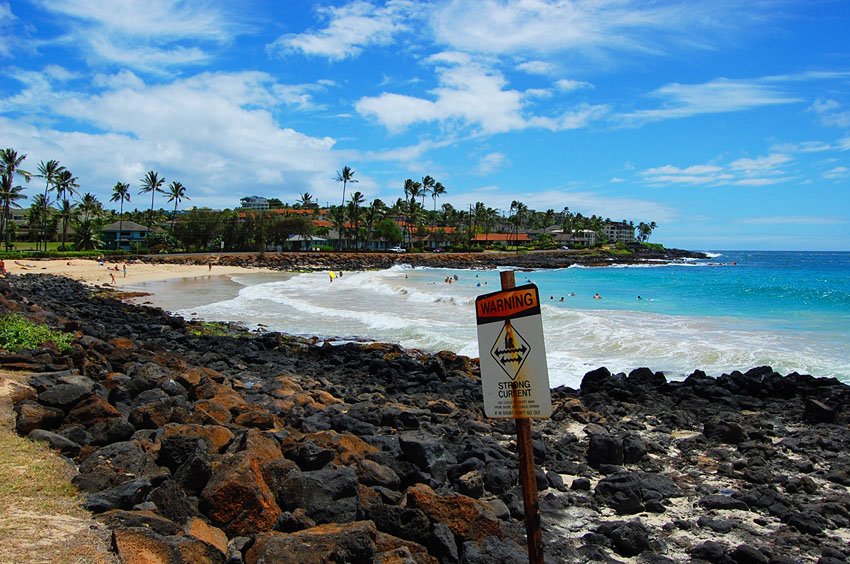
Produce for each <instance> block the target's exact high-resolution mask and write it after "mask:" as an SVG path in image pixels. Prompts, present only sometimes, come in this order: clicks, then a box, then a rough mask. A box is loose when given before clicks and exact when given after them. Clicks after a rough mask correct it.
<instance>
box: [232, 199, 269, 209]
mask: <svg viewBox="0 0 850 564" xmlns="http://www.w3.org/2000/svg"><path fill="white" fill-rule="evenodd" d="M239 202H240V203H241V204H242V209H243V210H260V211H262V210H267V209H269V201H268V199H267V198H263V197H262V196H246V197H245V198H241V199H240V200H239Z"/></svg>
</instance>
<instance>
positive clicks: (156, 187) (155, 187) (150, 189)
mask: <svg viewBox="0 0 850 564" xmlns="http://www.w3.org/2000/svg"><path fill="white" fill-rule="evenodd" d="M141 182H142V187H141V189H139V194H147V193H150V195H151V209H150V216H149V217H150V221H149V222H148V227H153V201H154V197H155V196H156V193H157V192H160V193H162V185H163V184H165V178H160V177H159V174H157V173H156V172H154V171H152V170H149V171H148V172H147V174H145V177H144V178H142V180H141Z"/></svg>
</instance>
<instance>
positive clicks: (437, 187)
mask: <svg viewBox="0 0 850 564" xmlns="http://www.w3.org/2000/svg"><path fill="white" fill-rule="evenodd" d="M445 193H446V187H445V186H443V185H442V184H441V183H439V182H437V183H435V184H434V186H433V187H432V188H431V199H432V200H434V211H435V212H436V211H437V198H439V197H440V196H442V195H444V194H445Z"/></svg>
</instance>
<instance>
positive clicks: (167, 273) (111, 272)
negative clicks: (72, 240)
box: [5, 259, 272, 288]
mask: <svg viewBox="0 0 850 564" xmlns="http://www.w3.org/2000/svg"><path fill="white" fill-rule="evenodd" d="M5 263H6V271H7V272H9V273H11V274H54V275H56V276H65V277H67V278H71V279H73V280H77V281H79V282H82V283H84V284H87V285H90V286H101V285H107V286H113V287H115V288H122V287H124V288H133V287H135V286H137V285H139V284H142V283H146V282H159V281H163V280H173V279H179V278H193V277H197V276H210V275H216V276H228V275H234V274H246V273H259V272H272V271H271V270H270V269H267V268H248V267H243V266H228V265H217V264H213V265H212V268H210V267H209V266H208V265H197V264H173V263H168V264H163V263H158V264H149V263H144V262H138V261H136V262H134V263H127V272H126V276H125V274H124V263H116V262H110V261H107V262H105V263H104V264H103V265H101V264H99V263H98V262H97V261H96V260H87V259H70V260H68V259H61V260H59V259H56V260H33V259H27V260H20V261H11V260H7V261H5ZM113 277H114V281H113Z"/></svg>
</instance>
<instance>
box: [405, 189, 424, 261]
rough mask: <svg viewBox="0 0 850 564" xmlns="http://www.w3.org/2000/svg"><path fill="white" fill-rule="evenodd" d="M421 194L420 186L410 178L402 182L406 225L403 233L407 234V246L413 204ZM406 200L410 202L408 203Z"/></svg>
mask: <svg viewBox="0 0 850 564" xmlns="http://www.w3.org/2000/svg"><path fill="white" fill-rule="evenodd" d="M421 193H422V184H421V183H419V182H416V181H415V180H413V179H412V178H408V179H407V180H405V181H404V207H405V210H404V211H405V223H406V224H407V225H406V226H405V227H406V229H405V231H406V232H407V245H408V246H410V233H411V227H412V222H411V220H412V217H411V216H412V214H413V203H414V202H415V201H416V198H417V197H418V196H419V194H421ZM408 198H410V200H409V201H408Z"/></svg>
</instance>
